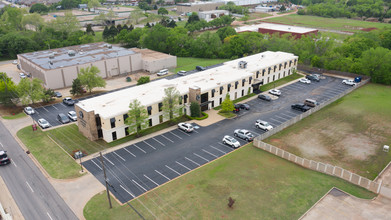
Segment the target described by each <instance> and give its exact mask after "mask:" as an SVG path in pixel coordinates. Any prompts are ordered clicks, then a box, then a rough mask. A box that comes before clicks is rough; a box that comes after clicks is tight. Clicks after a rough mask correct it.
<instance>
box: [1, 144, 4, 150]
mask: <svg viewBox="0 0 391 220" xmlns="http://www.w3.org/2000/svg"><path fill="white" fill-rule="evenodd" d="M0 145H1V149H3V150H4V147H3V144H2V143H1V142H0Z"/></svg>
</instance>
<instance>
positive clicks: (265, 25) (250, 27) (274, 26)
mask: <svg viewBox="0 0 391 220" xmlns="http://www.w3.org/2000/svg"><path fill="white" fill-rule="evenodd" d="M259 28H265V29H270V30H275V31H285V32H291V33H299V34H304V33H307V32H311V31H316V30H317V29H312V28H305V27H297V26H290V25H283V24H272V23H261V24H255V25H247V26H241V27H237V28H235V30H236V32H243V31H252V32H258V29H259Z"/></svg>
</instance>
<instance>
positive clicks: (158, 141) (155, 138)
mask: <svg viewBox="0 0 391 220" xmlns="http://www.w3.org/2000/svg"><path fill="white" fill-rule="evenodd" d="M152 139H154V140H155V141H156V142H158V143H159V144H161V145H163V146H166V145H165V144H163V143H162V142H160V141H158V140H156V138H154V137H153V138H152Z"/></svg>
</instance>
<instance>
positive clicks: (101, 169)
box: [91, 159, 103, 170]
mask: <svg viewBox="0 0 391 220" xmlns="http://www.w3.org/2000/svg"><path fill="white" fill-rule="evenodd" d="M91 162H92V163H93V164H95V165H96V166H97V167H98V168H99V169H100V170H103V169H102V167H100V166H99V165H98V164H96V163H95V161H94V159H92V160H91Z"/></svg>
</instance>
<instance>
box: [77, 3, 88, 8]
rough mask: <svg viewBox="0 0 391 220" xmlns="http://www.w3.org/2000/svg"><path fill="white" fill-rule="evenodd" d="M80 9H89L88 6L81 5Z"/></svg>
mask: <svg viewBox="0 0 391 220" xmlns="http://www.w3.org/2000/svg"><path fill="white" fill-rule="evenodd" d="M79 8H80V9H87V8H88V5H87V4H79Z"/></svg>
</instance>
